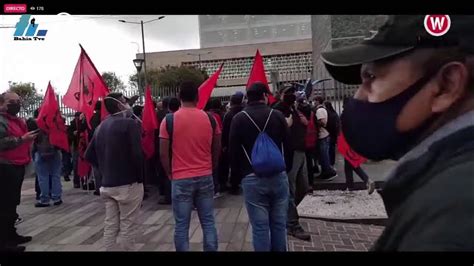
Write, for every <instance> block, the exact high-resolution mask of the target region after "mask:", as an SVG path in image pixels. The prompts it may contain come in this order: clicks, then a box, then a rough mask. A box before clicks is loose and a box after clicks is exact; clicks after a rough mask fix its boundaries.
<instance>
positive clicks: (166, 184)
mask: <svg viewBox="0 0 474 266" xmlns="http://www.w3.org/2000/svg"><path fill="white" fill-rule="evenodd" d="M156 166H157V167H156V168H157V170H158V171H157V172H158V181H159V183H158V189H159V191H160V196H164V197H165V199H166V200H169V201H171V181H170V180H169V178H168V176H167V175H166V173H165V170H164V169H163V166H162V165H161V162H160V161H158V163H157V164H156Z"/></svg>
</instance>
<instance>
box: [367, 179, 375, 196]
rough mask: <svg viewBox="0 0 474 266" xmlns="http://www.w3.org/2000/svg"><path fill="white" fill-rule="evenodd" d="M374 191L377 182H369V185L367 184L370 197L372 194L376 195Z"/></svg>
mask: <svg viewBox="0 0 474 266" xmlns="http://www.w3.org/2000/svg"><path fill="white" fill-rule="evenodd" d="M374 191H375V182H374V181H369V183H367V192H368V193H369V195H371V194H372V193H374Z"/></svg>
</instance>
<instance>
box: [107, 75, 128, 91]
mask: <svg viewBox="0 0 474 266" xmlns="http://www.w3.org/2000/svg"><path fill="white" fill-rule="evenodd" d="M102 78H103V79H104V82H105V84H106V85H107V87H109V90H110V91H111V92H112V91H119V90H123V89H125V85H124V84H123V82H122V80H120V78H119V77H117V75H116V74H115V72H111V71H108V72H103V73H102Z"/></svg>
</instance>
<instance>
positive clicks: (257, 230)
mask: <svg viewBox="0 0 474 266" xmlns="http://www.w3.org/2000/svg"><path fill="white" fill-rule="evenodd" d="M242 189H243V191H244V198H245V206H246V208H247V212H248V215H249V220H250V224H251V226H252V237H253V247H254V249H255V251H286V249H287V244H286V243H287V241H286V240H287V239H286V220H287V212H288V199H289V193H290V191H289V184H288V176H287V175H286V173H285V172H282V173H280V174H277V175H275V176H272V177H257V176H255V175H254V174H251V175H248V176H246V177H245V178H244V179H242Z"/></svg>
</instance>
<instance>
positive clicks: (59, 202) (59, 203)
mask: <svg viewBox="0 0 474 266" xmlns="http://www.w3.org/2000/svg"><path fill="white" fill-rule="evenodd" d="M61 204H63V201H62V200H58V201H55V202H54V203H53V205H54V206H59V205H61Z"/></svg>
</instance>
